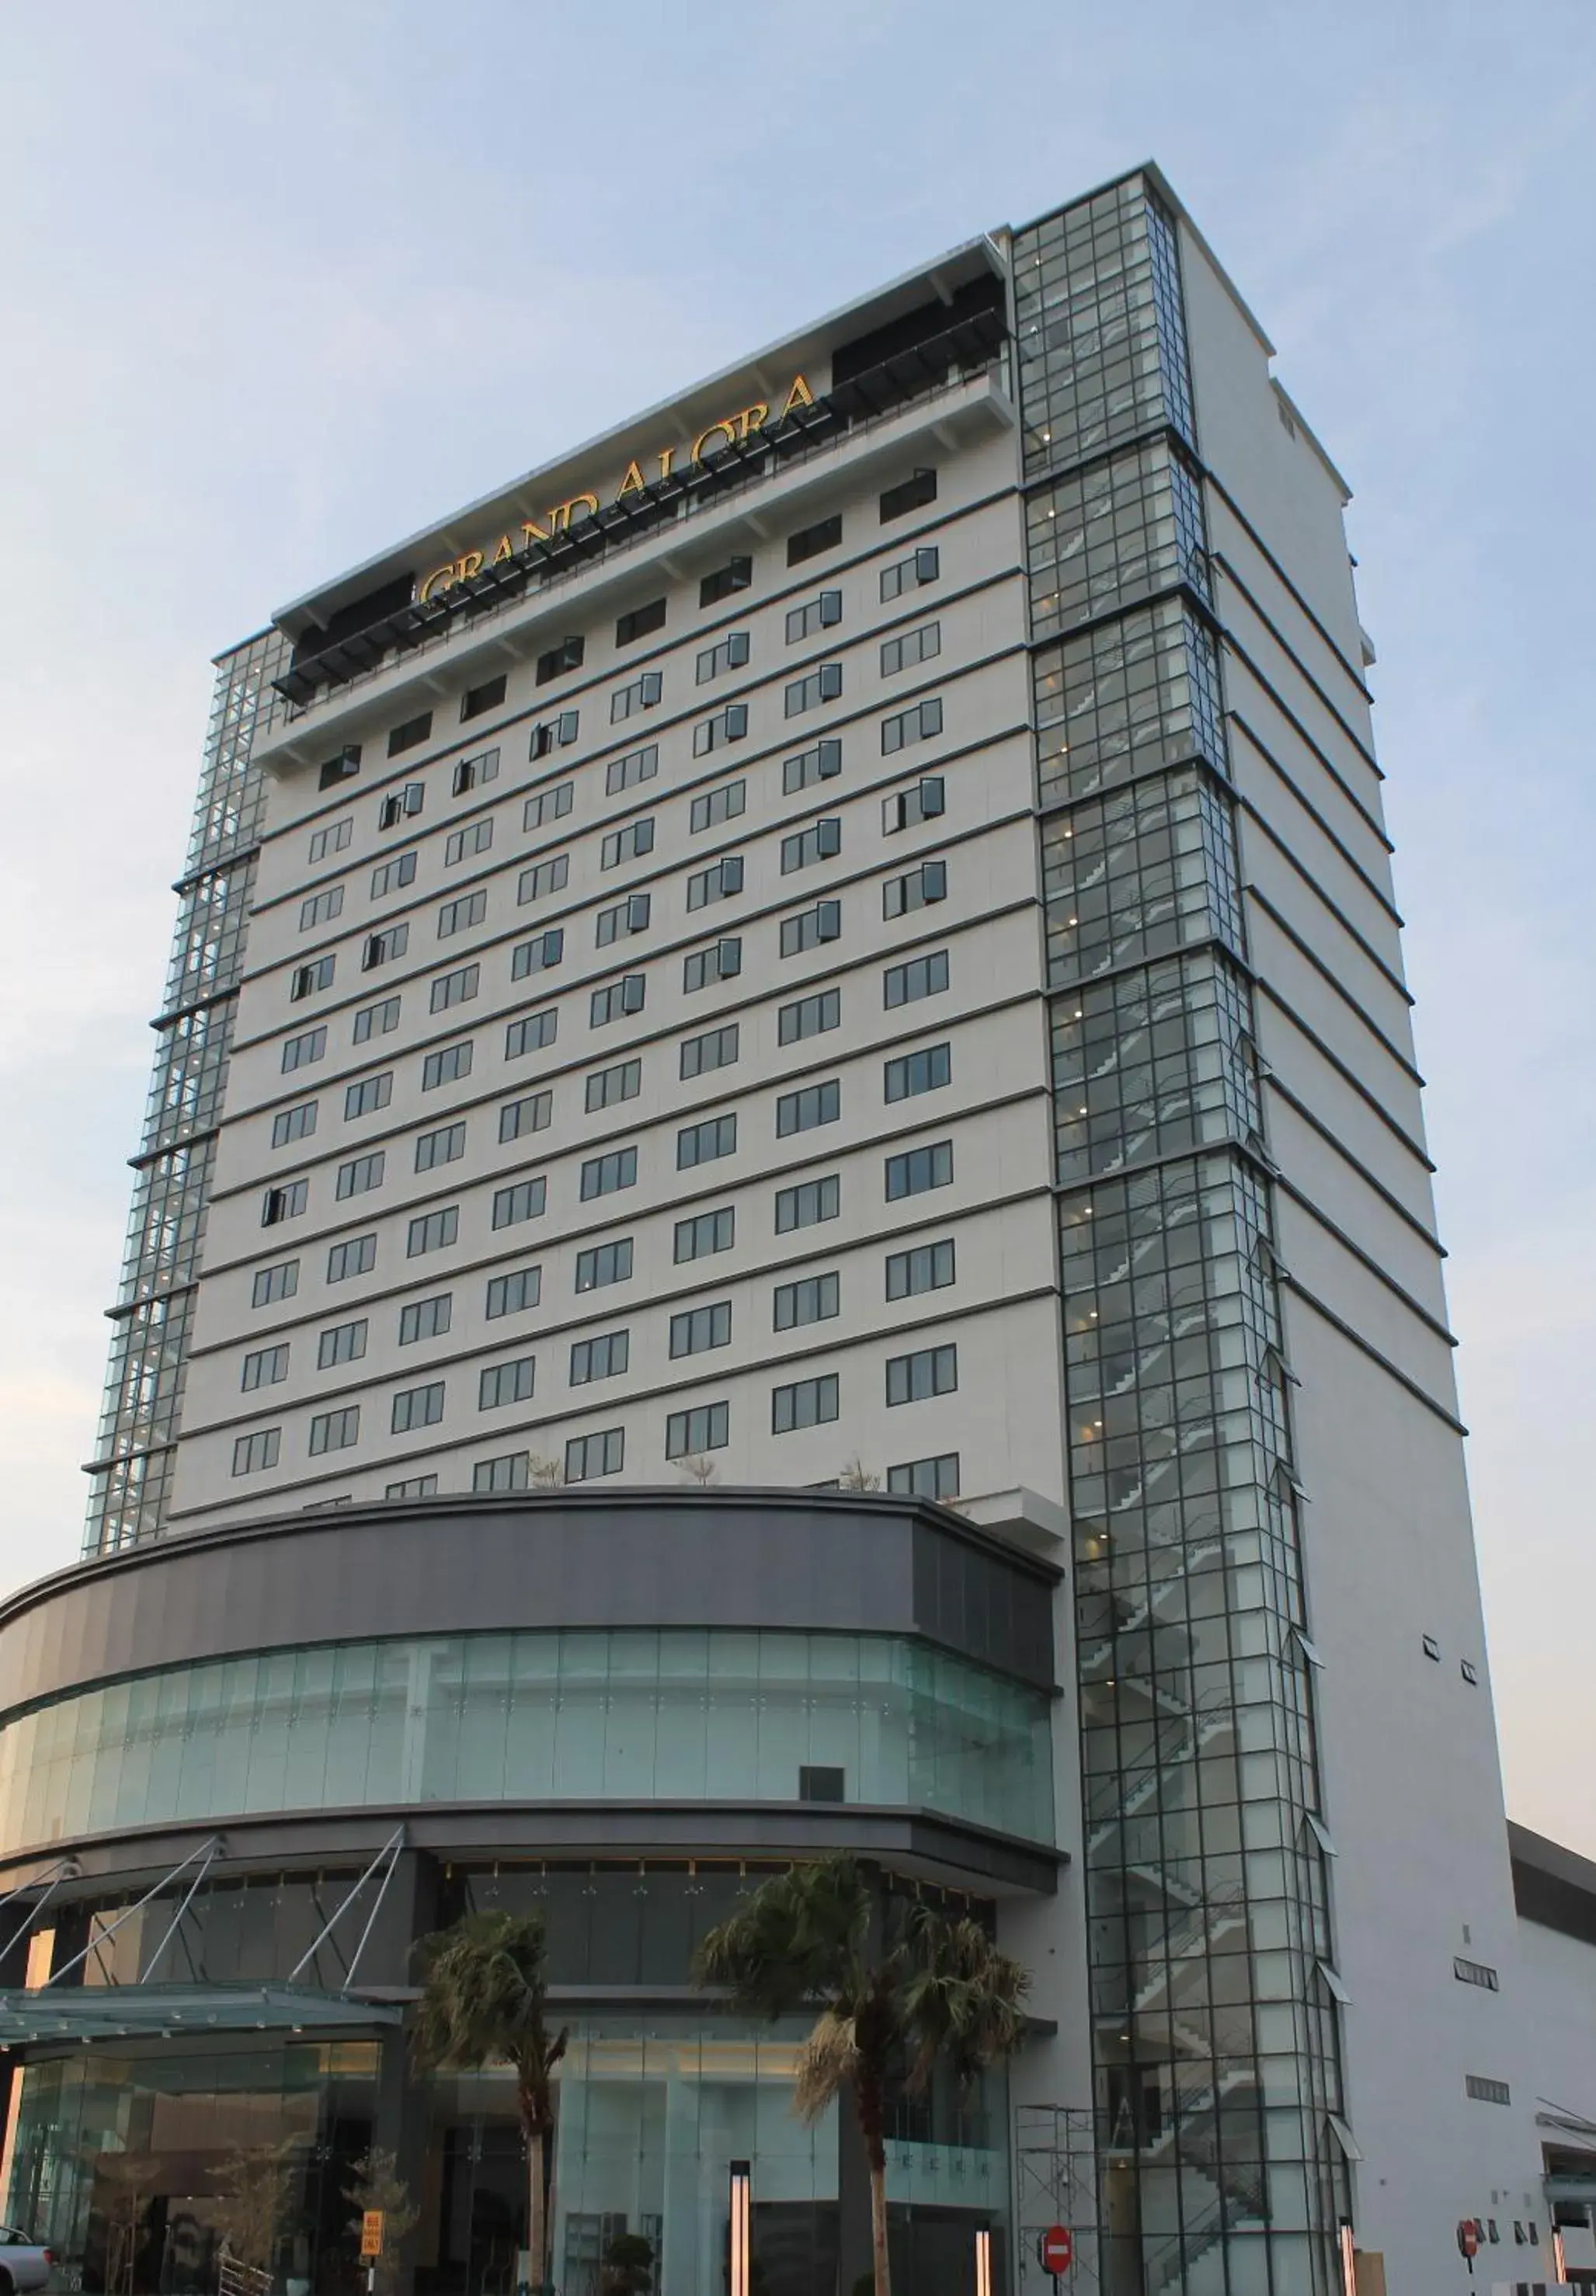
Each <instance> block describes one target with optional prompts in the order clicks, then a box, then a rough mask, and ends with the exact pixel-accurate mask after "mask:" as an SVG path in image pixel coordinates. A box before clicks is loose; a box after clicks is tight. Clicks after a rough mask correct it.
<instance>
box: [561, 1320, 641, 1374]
mask: <svg viewBox="0 0 1596 2296" xmlns="http://www.w3.org/2000/svg"><path fill="white" fill-rule="evenodd" d="M631 1352H632V1341H631V1335H630V1333H626V1332H602V1333H600V1334H599V1336H598V1338H597V1339H595V1340H577V1341H574V1342H573V1343H572V1347H571V1363H570V1378H569V1385H570V1386H572V1387H588V1386H590V1385H591V1384H592V1382H593V1381H594V1380H595V1379H618V1378H619V1376H620V1374H621V1373H622V1372H624V1371H625V1370H626V1365H627V1363H628V1362H629V1360H630V1357H631Z"/></svg>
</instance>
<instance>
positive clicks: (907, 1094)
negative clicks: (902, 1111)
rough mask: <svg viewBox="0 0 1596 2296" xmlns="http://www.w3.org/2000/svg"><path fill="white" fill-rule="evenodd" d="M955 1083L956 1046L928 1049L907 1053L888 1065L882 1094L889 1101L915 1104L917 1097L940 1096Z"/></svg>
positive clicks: (922, 1047) (883, 1078) (883, 1074)
mask: <svg viewBox="0 0 1596 2296" xmlns="http://www.w3.org/2000/svg"><path fill="white" fill-rule="evenodd" d="M953 1080H954V1055H953V1048H952V1046H949V1045H925V1046H921V1049H920V1051H918V1052H914V1053H904V1054H903V1055H902V1057H901V1058H900V1059H898V1060H895V1061H888V1062H887V1064H886V1067H885V1068H884V1069H883V1070H882V1091H883V1095H884V1097H885V1098H886V1099H887V1100H888V1101H894V1100H913V1098H914V1096H915V1095H916V1094H917V1093H921V1092H938V1091H940V1090H941V1088H942V1087H943V1086H944V1085H945V1084H951V1083H952V1082H953Z"/></svg>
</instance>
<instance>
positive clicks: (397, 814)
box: [377, 782, 427, 829]
mask: <svg viewBox="0 0 1596 2296" xmlns="http://www.w3.org/2000/svg"><path fill="white" fill-rule="evenodd" d="M426 801H427V791H426V785H425V783H422V782H405V783H404V784H403V786H402V787H400V788H398V789H397V790H389V793H388V795H387V796H386V797H385V798H384V799H382V801H381V804H380V805H379V806H378V808H377V826H378V828H379V829H396V828H397V826H398V824H399V823H400V822H402V821H408V820H410V819H411V818H412V817H413V816H414V815H416V814H418V813H420V811H421V809H422V806H423V805H424V804H425V803H426Z"/></svg>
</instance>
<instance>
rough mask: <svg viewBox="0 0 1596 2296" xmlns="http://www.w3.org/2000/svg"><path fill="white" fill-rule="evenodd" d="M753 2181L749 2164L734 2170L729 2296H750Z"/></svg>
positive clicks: (737, 2164)
mask: <svg viewBox="0 0 1596 2296" xmlns="http://www.w3.org/2000/svg"><path fill="white" fill-rule="evenodd" d="M751 2185H752V2177H751V2176H750V2173H749V2163H748V2162H747V2161H733V2163H732V2168H731V2193H730V2199H731V2210H730V2214H731V2224H730V2227H729V2233H730V2241H729V2255H728V2264H729V2270H728V2272H727V2276H726V2277H727V2291H726V2296H749V2216H750V2199H751Z"/></svg>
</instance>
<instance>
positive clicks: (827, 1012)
mask: <svg viewBox="0 0 1596 2296" xmlns="http://www.w3.org/2000/svg"><path fill="white" fill-rule="evenodd" d="M841 1025H842V991H841V989H840V988H823V989H821V990H820V992H819V994H818V995H816V996H800V997H799V998H798V1002H797V1003H796V1004H794V1005H782V1008H781V1010H780V1012H779V1013H777V1014H776V1042H777V1043H778V1044H780V1045H796V1044H798V1043H800V1042H801V1041H802V1040H803V1038H804V1037H823V1036H824V1035H825V1033H826V1031H827V1030H828V1029H839V1028H840V1027H841Z"/></svg>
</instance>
